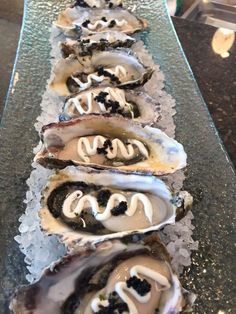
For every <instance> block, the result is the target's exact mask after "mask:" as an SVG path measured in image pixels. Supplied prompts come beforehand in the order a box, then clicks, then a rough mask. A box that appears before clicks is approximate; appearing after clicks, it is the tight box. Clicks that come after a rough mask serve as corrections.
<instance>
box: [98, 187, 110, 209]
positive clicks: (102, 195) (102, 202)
mask: <svg viewBox="0 0 236 314" xmlns="http://www.w3.org/2000/svg"><path fill="white" fill-rule="evenodd" d="M110 197H111V192H110V191H109V190H101V191H99V192H98V195H97V201H98V204H99V206H103V207H105V206H106V205H107V202H108V200H109V198H110Z"/></svg>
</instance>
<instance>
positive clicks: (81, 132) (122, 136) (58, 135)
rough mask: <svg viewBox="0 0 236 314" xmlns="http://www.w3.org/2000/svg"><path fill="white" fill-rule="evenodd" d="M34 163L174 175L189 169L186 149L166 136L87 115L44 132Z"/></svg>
mask: <svg viewBox="0 0 236 314" xmlns="http://www.w3.org/2000/svg"><path fill="white" fill-rule="evenodd" d="M41 139H42V142H43V145H42V148H41V150H40V151H39V152H38V153H37V154H36V156H35V160H36V161H37V162H38V163H40V164H42V165H43V166H46V167H48V168H54V167H55V168H64V167H66V166H68V165H81V166H90V167H94V168H99V169H117V170H120V171H128V172H130V171H131V172H140V173H152V174H156V175H163V174H168V173H173V172H175V171H176V170H179V169H182V168H183V167H185V166H186V159H187V156H186V153H185V151H184V149H183V146H182V145H181V144H180V143H178V142H177V141H176V140H174V139H172V138H170V137H168V136H167V135H166V134H165V133H164V132H162V131H161V130H159V129H157V128H152V127H149V126H145V127H142V125H141V124H139V123H135V122H134V121H132V120H128V119H124V118H122V117H119V116H111V117H110V116H101V115H88V116H82V117H81V118H77V119H74V120H70V121H65V122H59V123H52V124H49V125H47V126H44V127H43V128H42V133H41Z"/></svg>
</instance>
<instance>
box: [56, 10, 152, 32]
mask: <svg viewBox="0 0 236 314" xmlns="http://www.w3.org/2000/svg"><path fill="white" fill-rule="evenodd" d="M103 17H107V18H109V19H110V20H115V19H118V20H125V21H126V24H125V25H124V26H122V27H117V26H114V27H113V28H112V30H114V31H119V32H122V33H125V34H133V33H135V32H137V31H140V30H143V29H145V28H146V27H147V21H146V20H143V19H140V18H137V17H136V16H134V15H133V14H132V13H130V12H129V11H127V10H124V9H121V8H115V9H90V8H81V7H79V6H76V7H73V8H67V9H66V10H65V11H63V12H61V13H60V14H59V16H58V19H57V21H55V22H54V25H55V26H56V27H58V28H60V29H61V30H62V31H63V32H64V33H65V34H66V35H67V36H70V37H76V38H78V37H80V36H81V35H82V36H86V35H89V34H96V33H99V32H107V31H109V30H111V28H109V27H105V28H104V29H102V30H100V31H96V30H89V29H88V28H86V27H83V26H82V24H83V23H84V22H86V21H88V20H89V21H90V22H92V23H95V22H96V21H98V20H101V19H102V18H103Z"/></svg>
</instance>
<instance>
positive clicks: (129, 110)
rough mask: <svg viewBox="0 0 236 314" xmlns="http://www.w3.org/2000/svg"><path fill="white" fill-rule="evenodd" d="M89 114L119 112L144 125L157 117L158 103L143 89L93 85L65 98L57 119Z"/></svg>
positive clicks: (158, 112) (158, 115)
mask: <svg viewBox="0 0 236 314" xmlns="http://www.w3.org/2000/svg"><path fill="white" fill-rule="evenodd" d="M92 113H96V114H118V115H121V116H123V117H125V118H128V119H132V120H135V121H138V122H141V123H144V124H151V123H153V122H156V121H157V120H158V119H159V118H160V106H159V104H158V103H157V102H156V101H154V99H153V98H151V97H150V96H148V95H147V94H145V93H143V92H136V91H129V90H124V89H119V88H116V87H110V86H107V87H106V86H102V87H95V88H90V89H88V90H86V91H83V92H80V93H79V94H77V95H74V96H72V97H68V98H67V99H66V101H65V104H64V107H63V111H62V114H61V115H60V121H64V120H71V119H75V118H78V117H81V116H82V115H88V114H92Z"/></svg>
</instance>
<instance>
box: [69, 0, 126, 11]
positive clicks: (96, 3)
mask: <svg viewBox="0 0 236 314" xmlns="http://www.w3.org/2000/svg"><path fill="white" fill-rule="evenodd" d="M122 5H123V0H76V2H75V4H74V5H73V6H72V7H76V6H79V7H82V8H89V7H90V8H99V9H100V8H110V9H111V8H115V7H122Z"/></svg>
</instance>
